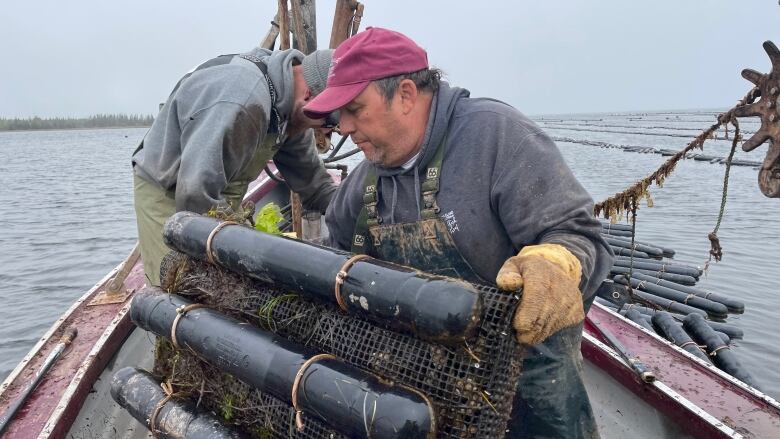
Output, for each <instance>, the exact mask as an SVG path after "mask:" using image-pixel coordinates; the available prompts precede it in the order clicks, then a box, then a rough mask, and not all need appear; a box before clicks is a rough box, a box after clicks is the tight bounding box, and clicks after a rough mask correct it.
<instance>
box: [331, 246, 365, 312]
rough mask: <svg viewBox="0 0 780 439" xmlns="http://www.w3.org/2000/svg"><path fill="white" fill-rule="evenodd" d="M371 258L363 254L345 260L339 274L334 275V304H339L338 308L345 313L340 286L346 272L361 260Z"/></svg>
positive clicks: (345, 306)
mask: <svg viewBox="0 0 780 439" xmlns="http://www.w3.org/2000/svg"><path fill="white" fill-rule="evenodd" d="M370 257H371V256H369V255H364V254H357V255H354V256H352V257H351V258H349V259H347V262H344V265H342V266H341V269H339V272H338V273H336V285H335V294H336V303H338V304H339V308H341V309H342V310H343V311H347V310H348V308H347V304H346V302H344V298H343V297H341V285H343V284H344V279H346V278H347V271H349V269H350V268H352V266H353V265H355V263H356V262H357V261H359V260H361V259H368V258H370Z"/></svg>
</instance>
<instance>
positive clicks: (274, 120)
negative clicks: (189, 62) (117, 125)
mask: <svg viewBox="0 0 780 439" xmlns="http://www.w3.org/2000/svg"><path fill="white" fill-rule="evenodd" d="M236 56H237V57H239V58H243V59H245V60H247V61H250V62H251V63H252V64H254V65H255V66H257V68H258V69H260V72H262V73H263V77H264V78H265V80H266V82H268V92H269V94H270V95H271V117H270V120H269V123H268V130H267V131H266V132H267V133H271V134H277V133H279V125H280V122H281V118H280V117H279V112H278V111H277V110H276V88H275V87H274V84H273V82H271V78H269V77H268V66H266V65H265V63H263V62H262V61H261V60H260V58H259V57H257V56H254V55H252V54H249V53H242V54H229V55H219V56H218V57H216V58H212V59H210V60H208V61H206V62H204V63H203V64H200V65H199V66H197V67H195V68H194V69H192V70H190V71H189V72H187V73H186V74H185V75H184V76H182V77H181V79H179V82H177V83H176V85H175V86H174V87H173V90H172V91H171V94H170V95H168V99H170V97H171V96H173V94H174V93H176V90H178V89H179V87H180V86H181V83H182V82H184V80H185V79H187V78H189V77H190V76H192V74H193V73H195V72H197V71H198V70H203V69H207V68H209V67H214V66H219V65H222V64H228V63H230V61H232V60H233V57H236ZM143 148H144V141H143V140H141V143H140V144H139V145H138V147H137V148H136V149H135V151H133V154H132V155H133V156H134V155H136V154H137V153H138V151H140V150H142V149H143Z"/></svg>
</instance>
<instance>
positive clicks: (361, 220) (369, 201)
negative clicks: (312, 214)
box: [351, 166, 382, 254]
mask: <svg viewBox="0 0 780 439" xmlns="http://www.w3.org/2000/svg"><path fill="white" fill-rule="evenodd" d="M376 184H377V176H376V170H375V169H374V167H373V166H369V167H368V174H367V175H366V178H365V180H363V208H362V209H361V210H360V214H359V215H358V217H357V221H356V222H355V232H354V233H353V235H352V248H351V251H352V253H356V254H358V253H362V254H366V252H367V250H368V245H367V242H366V240H367V239H368V228H369V227H371V226H374V225H377V224H380V223H381V222H382V218H381V217H380V216H379V215H378V213H377V209H376V204H377V202H378V201H379V197H378V196H377V193H376Z"/></svg>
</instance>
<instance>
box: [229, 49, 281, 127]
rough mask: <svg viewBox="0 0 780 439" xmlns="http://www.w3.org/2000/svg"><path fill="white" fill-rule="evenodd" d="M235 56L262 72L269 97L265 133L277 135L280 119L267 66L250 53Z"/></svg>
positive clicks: (274, 90) (274, 88)
mask: <svg viewBox="0 0 780 439" xmlns="http://www.w3.org/2000/svg"><path fill="white" fill-rule="evenodd" d="M236 56H238V57H239V58H243V59H245V60H247V61H250V62H251V63H252V64H254V65H255V66H257V68H258V69H260V71H261V72H263V76H264V77H265V81H266V82H267V83H268V93H269V94H270V95H271V119H270V122H269V124H268V130H267V132H268V133H271V134H278V133H279V126H280V125H281V122H282V118H281V117H280V116H279V112H278V111H277V110H276V87H274V83H273V82H271V78H270V77H269V76H268V66H267V65H266V64H265V63H264V62H262V61H261V60H260V58H259V57H257V56H255V55H252V54H251V53H242V54H240V55H236Z"/></svg>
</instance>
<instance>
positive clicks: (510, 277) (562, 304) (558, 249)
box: [496, 244, 585, 345]
mask: <svg viewBox="0 0 780 439" xmlns="http://www.w3.org/2000/svg"><path fill="white" fill-rule="evenodd" d="M581 276H582V265H581V264H580V261H579V260H578V259H577V257H576V256H574V255H573V254H571V252H570V251H569V250H567V249H566V248H565V247H563V246H561V245H558V244H540V245H531V246H527V247H523V249H522V250H520V253H518V254H517V256H512V257H511V258H509V259H507V260H506V262H504V265H503V266H502V267H501V270H499V271H498V275H497V276H496V284H497V285H498V287H499V288H501V289H502V290H509V291H513V290H517V289H520V288H523V296H522V298H521V299H520V306H519V307H518V308H517V310H516V311H515V315H514V318H513V321H512V326H514V328H515V331H517V334H516V336H517V341H518V343H520V344H524V345H536V344H539V343H541V342H543V341H544V340H545V339H547V337H549V336H551V335H553V334H555V333H556V332H558V331H560V330H561V329H563V328H567V327H569V326H573V325H576V324H577V323H580V322H581V321H582V320H583V319H584V318H585V313H584V312H583V308H582V294H581V293H580V289H579V285H580V277H581Z"/></svg>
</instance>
